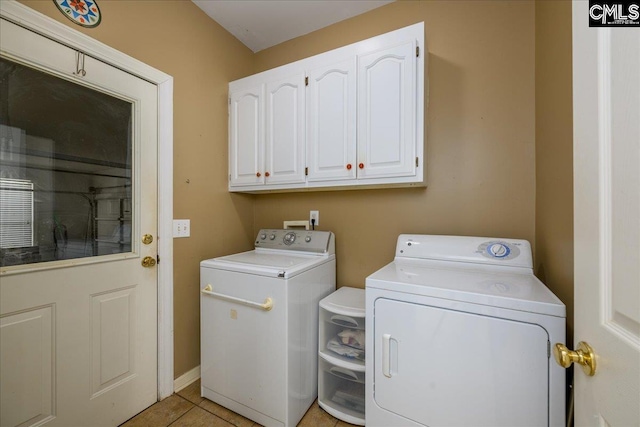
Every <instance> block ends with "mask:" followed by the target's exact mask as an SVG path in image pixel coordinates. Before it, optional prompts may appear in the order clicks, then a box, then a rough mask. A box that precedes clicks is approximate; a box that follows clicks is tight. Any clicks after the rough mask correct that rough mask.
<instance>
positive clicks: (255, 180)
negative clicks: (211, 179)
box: [229, 83, 265, 186]
mask: <svg viewBox="0 0 640 427" xmlns="http://www.w3.org/2000/svg"><path fill="white" fill-rule="evenodd" d="M229 141H230V143H229V150H230V153H229V174H230V185H231V186H236V185H262V184H264V179H265V177H264V172H265V171H264V85H263V84H262V83H256V84H255V85H251V86H250V87H247V88H243V89H238V90H234V91H232V92H231V94H230V95H229Z"/></svg>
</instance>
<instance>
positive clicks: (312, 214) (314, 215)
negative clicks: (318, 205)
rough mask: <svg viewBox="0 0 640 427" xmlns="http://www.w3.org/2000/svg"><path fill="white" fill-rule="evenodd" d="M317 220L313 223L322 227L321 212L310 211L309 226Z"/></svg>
mask: <svg viewBox="0 0 640 427" xmlns="http://www.w3.org/2000/svg"><path fill="white" fill-rule="evenodd" d="M313 219H315V220H316V222H315V223H313V224H314V226H315V225H320V211H309V224H312V221H311V220H313Z"/></svg>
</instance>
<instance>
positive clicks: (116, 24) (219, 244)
mask: <svg viewBox="0 0 640 427" xmlns="http://www.w3.org/2000/svg"><path fill="white" fill-rule="evenodd" d="M23 3H25V4H26V5H28V6H30V7H32V8H33V9H35V10H37V11H39V12H42V13H44V14H46V15H49V16H51V17H53V18H54V19H55V20H57V21H59V22H62V23H63V24H65V25H68V26H70V27H73V28H75V29H76V30H80V31H82V32H83V33H85V34H87V35H89V36H91V37H93V38H95V39H97V40H99V41H101V42H103V43H105V44H107V45H109V46H111V47H113V48H115V49H117V50H119V51H121V52H124V53H126V54H128V55H130V56H132V57H134V58H136V59H138V60H140V61H142V62H144V63H146V64H149V65H151V66H152V67H155V68H157V69H159V70H161V71H163V72H165V73H167V74H169V75H171V76H173V78H174V171H173V173H174V217H175V218H189V219H191V237H190V238H188V239H176V240H175V241H174V269H175V270H174V280H175V281H174V337H175V338H174V341H175V376H176V377H178V376H180V375H181V374H183V373H185V372H186V371H188V370H190V369H192V368H194V367H196V366H198V365H199V364H200V299H199V274H200V271H199V263H200V261H201V260H202V259H206V258H211V257H213V256H219V255H223V254H226V253H229V252H238V251H241V250H248V249H250V248H251V247H252V246H251V243H252V241H253V200H252V198H251V196H246V195H235V194H234V195H231V194H229V193H228V192H227V84H228V82H229V81H231V80H235V79H237V78H240V77H243V76H245V75H247V74H250V73H251V69H252V68H251V67H252V65H251V64H252V61H253V54H252V52H251V51H250V50H249V49H247V48H246V47H245V46H244V45H242V44H241V43H240V42H239V41H238V40H236V39H235V38H234V37H233V36H231V35H230V34H229V33H228V32H227V31H225V30H224V29H223V28H222V27H220V26H219V25H218V24H217V23H215V22H214V21H212V20H211V19H210V18H209V17H208V16H206V15H205V14H204V12H202V11H201V10H200V9H199V8H197V7H196V6H195V5H194V4H193V3H192V2H190V1H169V0H163V1H106V0H105V1H100V2H99V5H100V10H101V12H102V15H103V19H102V22H101V24H100V26H98V27H97V28H95V29H83V28H81V27H79V26H77V25H74V24H73V23H71V21H69V20H68V19H67V18H65V17H64V16H62V14H60V12H58V10H57V9H56V7H55V5H54V4H53V2H52V1H24V2H23ZM187 180H189V183H187Z"/></svg>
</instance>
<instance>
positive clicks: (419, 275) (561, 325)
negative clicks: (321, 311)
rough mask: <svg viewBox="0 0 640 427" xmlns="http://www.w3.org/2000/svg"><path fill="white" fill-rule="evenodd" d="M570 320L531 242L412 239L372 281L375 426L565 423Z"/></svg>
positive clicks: (369, 404) (370, 385) (405, 239)
mask: <svg viewBox="0 0 640 427" xmlns="http://www.w3.org/2000/svg"><path fill="white" fill-rule="evenodd" d="M565 321H566V312H565V305H564V304H563V303H562V302H561V301H560V300H559V299H558V298H557V297H556V296H555V295H554V294H553V293H552V292H551V291H550V290H549V289H548V288H547V287H546V286H545V285H544V284H543V283H542V282H540V281H539V280H538V279H537V278H536V277H535V276H534V275H533V269H532V256H531V248H530V245H529V243H528V242H527V241H524V240H511V239H487V238H478V237H457V236H429V235H401V236H400V237H399V238H398V242H397V246H396V253H395V259H394V261H393V262H391V263H390V264H388V265H387V266H385V267H383V268H382V269H380V270H378V271H377V272H375V273H373V274H372V275H370V276H369V277H368V278H367V279H366V330H367V337H366V348H367V357H366V382H365V383H366V393H365V394H366V410H365V419H366V421H365V422H366V425H367V426H368V427H374V426H385V427H387V426H396V427H397V426H430V427H439V426H473V427H480V426H490V427H499V426H504V427H516V426H527V427H531V426H554V427H555V426H563V425H565V370H564V369H562V368H561V367H559V366H558V365H557V364H556V363H555V362H554V361H553V357H552V356H551V346H552V345H553V344H555V343H557V342H560V343H564V342H565Z"/></svg>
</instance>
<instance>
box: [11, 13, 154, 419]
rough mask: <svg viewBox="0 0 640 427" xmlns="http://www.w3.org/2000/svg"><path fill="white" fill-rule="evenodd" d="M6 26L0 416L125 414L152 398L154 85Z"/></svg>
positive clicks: (108, 416)
mask: <svg viewBox="0 0 640 427" xmlns="http://www.w3.org/2000/svg"><path fill="white" fill-rule="evenodd" d="M0 32H1V33H0V46H1V58H0V142H1V144H0V197H1V198H2V204H1V205H0V231H2V233H0V281H1V282H0V356H1V357H0V377H1V378H2V381H1V383H0V387H1V390H0V418H1V419H0V425H2V426H15V425H20V426H23V425H25V426H26V425H35V424H38V425H39V424H41V423H45V422H46V423H47V425H51V426H71V425H111V426H112V425H117V424H119V423H121V422H123V421H125V420H126V419H128V418H129V417H131V416H133V415H135V414H136V413H137V412H139V411H141V410H142V409H144V408H145V407H147V406H149V405H151V404H153V403H154V402H155V401H156V400H157V271H156V268H155V267H153V266H151V267H149V268H144V267H142V266H141V260H142V259H143V257H150V259H151V260H152V261H155V258H156V253H157V127H158V126H157V87H156V86H154V85H153V84H150V83H148V82H145V81H143V80H141V79H139V78H136V77H134V76H132V75H130V74H128V73H126V72H123V71H121V70H118V69H116V68H114V67H111V66H108V65H106V64H104V63H102V62H100V61H98V60H95V59H93V58H90V57H82V56H81V55H80V56H78V55H77V53H76V52H75V51H74V50H72V49H69V48H67V47H65V46H62V45H60V44H58V43H56V42H54V41H52V40H50V39H48V38H45V37H41V36H39V35H37V34H35V33H33V32H31V31H28V30H26V29H23V28H21V27H19V26H16V25H14V24H12V23H10V22H8V21H5V20H2V21H0ZM82 70H84V73H83V72H82ZM16 194H20V197H16ZM10 208H11V209H10ZM16 224H18V225H20V226H21V230H22V234H19V233H14V232H13V231H14V230H15V229H16ZM145 234H149V235H150V236H151V237H152V241H151V242H149V241H148V240H145V241H146V242H148V243H143V242H142V239H141V237H142V236H143V235H145Z"/></svg>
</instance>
